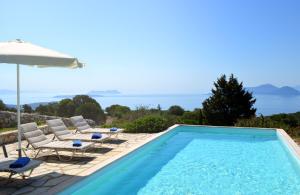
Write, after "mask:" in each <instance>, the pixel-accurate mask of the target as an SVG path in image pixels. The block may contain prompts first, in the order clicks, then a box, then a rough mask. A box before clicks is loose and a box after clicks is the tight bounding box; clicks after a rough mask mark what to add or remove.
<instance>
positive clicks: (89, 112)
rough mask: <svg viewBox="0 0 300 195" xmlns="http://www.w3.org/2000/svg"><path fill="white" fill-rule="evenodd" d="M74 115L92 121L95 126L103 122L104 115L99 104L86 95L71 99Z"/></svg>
mask: <svg viewBox="0 0 300 195" xmlns="http://www.w3.org/2000/svg"><path fill="white" fill-rule="evenodd" d="M73 103H74V105H75V108H76V110H75V114H76V115H82V116H83V117H84V118H88V119H93V120H94V121H95V122H96V123H97V124H99V123H104V122H105V114H104V111H103V110H102V108H101V106H100V104H99V103H98V102H97V101H96V100H95V99H93V98H91V97H89V96H88V95H76V96H75V97H74V98H73Z"/></svg>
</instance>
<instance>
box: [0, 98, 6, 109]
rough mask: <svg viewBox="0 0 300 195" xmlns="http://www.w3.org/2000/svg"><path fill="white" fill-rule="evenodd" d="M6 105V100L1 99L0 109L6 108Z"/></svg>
mask: <svg viewBox="0 0 300 195" xmlns="http://www.w3.org/2000/svg"><path fill="white" fill-rule="evenodd" d="M6 109H7V108H6V105H5V104H4V102H3V101H2V100H0V110H6Z"/></svg>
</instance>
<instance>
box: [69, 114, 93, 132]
mask: <svg viewBox="0 0 300 195" xmlns="http://www.w3.org/2000/svg"><path fill="white" fill-rule="evenodd" d="M70 119H71V122H72V124H73V125H74V126H75V127H76V128H77V130H78V131H84V130H87V129H90V128H91V127H90V125H89V124H88V123H87V122H86V120H85V119H84V118H83V117H82V116H73V117H71V118H70Z"/></svg>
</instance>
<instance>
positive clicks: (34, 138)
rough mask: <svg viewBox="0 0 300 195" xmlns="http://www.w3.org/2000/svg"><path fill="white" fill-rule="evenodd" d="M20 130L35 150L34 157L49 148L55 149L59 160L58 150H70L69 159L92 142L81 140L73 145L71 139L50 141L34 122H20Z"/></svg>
mask: <svg viewBox="0 0 300 195" xmlns="http://www.w3.org/2000/svg"><path fill="white" fill-rule="evenodd" d="M21 131H22V134H23V136H24V137H25V139H26V140H27V142H28V143H29V144H30V145H31V146H32V147H33V149H34V150H37V153H36V155H35V158H36V157H37V156H38V154H39V152H40V151H41V150H43V149H50V150H54V151H55V153H56V155H57V157H58V158H59V159H60V160H63V159H62V157H61V156H60V155H59V153H58V151H72V155H71V157H70V159H72V157H73V156H74V154H75V152H79V151H80V152H82V153H84V152H85V151H86V150H87V149H88V148H90V147H91V146H92V145H93V144H94V143H89V142H82V144H81V146H79V147H75V146H73V142H72V141H52V140H51V139H49V138H47V137H46V136H45V134H44V133H43V132H42V131H41V130H40V129H38V127H37V124H36V123H27V124H22V125H21ZM25 154H26V153H25ZM70 159H69V160H70Z"/></svg>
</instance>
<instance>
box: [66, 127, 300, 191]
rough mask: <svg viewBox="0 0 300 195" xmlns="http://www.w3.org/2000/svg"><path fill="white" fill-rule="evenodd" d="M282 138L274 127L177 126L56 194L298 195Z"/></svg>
mask: <svg viewBox="0 0 300 195" xmlns="http://www.w3.org/2000/svg"><path fill="white" fill-rule="evenodd" d="M284 142H285V141H284V139H282V138H281V137H280V135H279V134H278V132H277V131H276V130H275V129H274V130H264V129H253V128H251V129H250V128H226V127H206V126H178V127H176V128H174V129H172V130H170V131H169V132H167V133H166V134H164V135H162V136H160V137H159V138H157V139H155V140H153V141H151V142H150V143H148V144H146V145H144V146H143V147H141V148H139V149H137V150H135V151H134V152H132V153H130V154H129V155H126V156H125V157H123V158H121V159H119V160H117V161H115V162H113V163H112V164H110V165H108V166H106V167H104V168H103V169H101V170H99V171H97V172H95V173H94V174H92V175H90V176H88V177H86V178H85V179H83V180H81V181H80V182H78V183H76V184H74V185H72V186H70V187H68V188H67V189H66V190H64V191H63V192H61V193H60V194H85V195H87V194H126V195H127V194H299V193H300V163H299V158H297V157H296V156H295V155H294V154H293V151H292V150H291V148H290V147H289V146H288V145H287V144H286V143H284Z"/></svg>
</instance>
